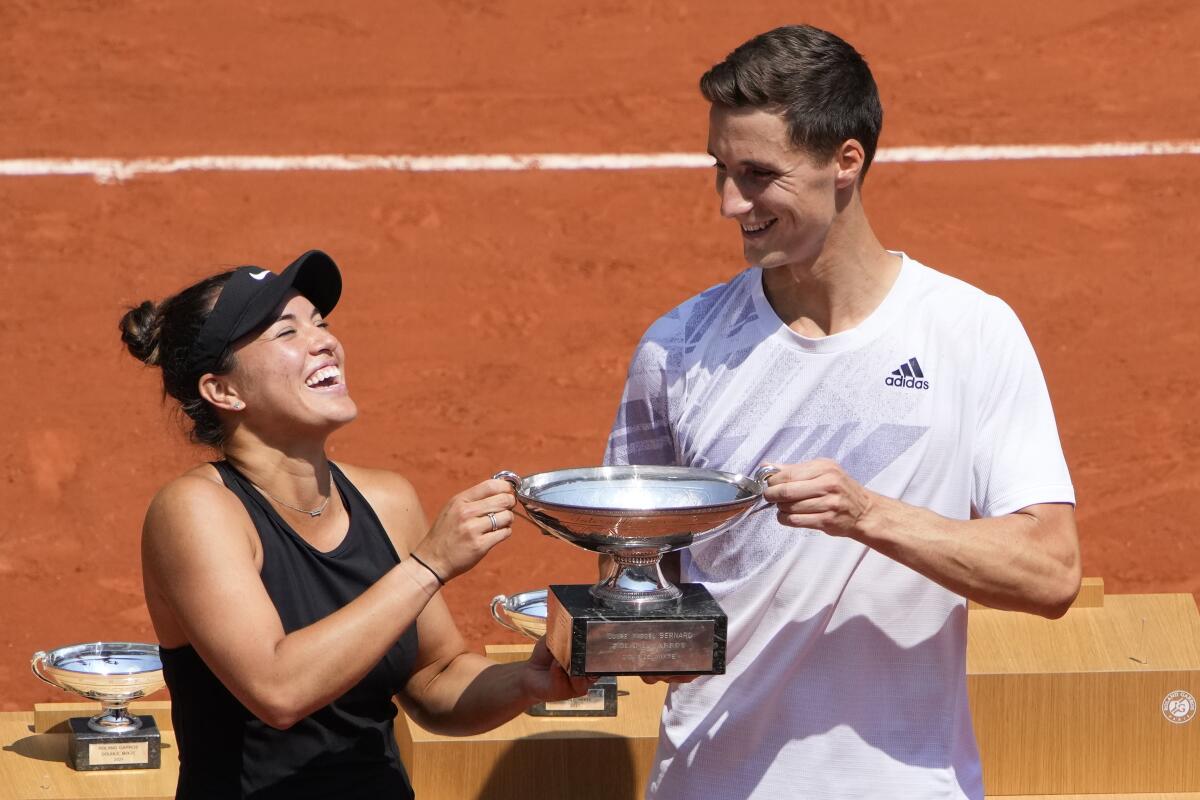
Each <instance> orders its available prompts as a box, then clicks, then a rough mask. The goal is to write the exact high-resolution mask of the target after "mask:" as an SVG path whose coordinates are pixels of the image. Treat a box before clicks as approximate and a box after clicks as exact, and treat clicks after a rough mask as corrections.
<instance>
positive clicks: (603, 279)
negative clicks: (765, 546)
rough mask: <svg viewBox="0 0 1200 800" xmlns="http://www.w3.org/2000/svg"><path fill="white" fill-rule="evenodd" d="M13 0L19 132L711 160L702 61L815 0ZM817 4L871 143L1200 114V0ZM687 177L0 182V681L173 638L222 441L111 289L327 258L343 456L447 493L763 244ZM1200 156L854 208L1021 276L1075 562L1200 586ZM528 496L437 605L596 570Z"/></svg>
mask: <svg viewBox="0 0 1200 800" xmlns="http://www.w3.org/2000/svg"><path fill="white" fill-rule="evenodd" d="M61 5H62V4H59V3H49V2H21V1H20V0H17V1H16V2H6V3H5V4H3V6H0V43H2V44H3V50H4V52H5V53H6V58H5V59H4V60H3V63H2V64H0V95H3V96H4V97H5V109H4V124H3V125H2V126H0V158H13V157H45V156H119V157H142V156H155V155H196V154H262V153H268V154H311V153H432V154H438V153H446V154H449V153H532V152H592V153H597V152H657V151H678V152H698V151H701V150H703V147H704V129H705V107H704V104H703V102H702V101H701V100H700V98H699V97H698V95H697V94H696V92H695V89H694V86H695V82H696V79H697V77H698V75H699V73H700V72H701V71H702V70H703V68H704V67H705V66H707V65H708V64H710V63H711V62H713V61H715V60H717V59H719V58H720V57H721V56H723V55H724V54H725V53H726V52H727V51H728V50H730V49H731V48H732V47H734V46H735V45H736V44H738V43H739V42H741V41H742V40H743V39H745V38H747V37H748V36H749V35H751V34H753V33H756V32H759V31H761V30H765V29H767V28H769V27H773V26H774V25H776V24H782V23H785V22H793V21H798V20H796V19H794V18H791V17H787V16H783V13H784V11H786V9H787V6H786V5H785V4H778V7H779V9H780V11H779V12H778V13H771V12H768V11H763V10H753V9H744V8H741V7H738V8H737V9H736V10H735V9H734V8H733V7H731V6H729V4H718V3H715V2H691V3H678V4H675V3H670V4H668V3H650V2H606V1H603V0H595V1H594V2H589V3H586V4H560V3H557V2H543V3H522V4H513V7H514V9H515V8H517V7H519V8H520V9H521V10H520V11H519V12H518V11H516V10H497V9H496V8H495V7H494V4H492V3H484V2H470V1H469V0H459V1H458V2H452V1H447V0H442V2H437V3H433V2H428V3H406V4H393V3H385V2H380V1H379V0H375V1H374V2H363V3H357V4H354V5H353V10H347V11H331V10H329V9H328V8H327V6H326V4H323V3H315V2H305V3H299V2H297V3H289V4H287V5H286V6H278V5H274V4H267V3H228V4H226V8H224V10H223V12H218V11H208V10H205V11H203V12H201V11H199V10H197V9H194V8H192V7H189V6H175V5H170V4H160V3H150V2H139V3H128V4H122V5H121V6H120V8H121V9H122V10H120V11H116V10H113V9H114V8H115V7H113V6H109V5H108V4H101V3H78V4H74V5H73V6H72V7H71V9H70V10H64V9H63V8H62V7H61ZM974 6H975V4H959V3H951V2H948V0H947V1H946V2H942V3H937V4H930V3H927V2H918V0H901V1H900V2H896V1H894V0H892V1H889V2H882V1H878V2H877V1H876V0H844V1H843V2H832V3H827V4H825V5H824V6H823V10H822V12H821V13H820V14H819V15H814V16H812V17H809V18H808V19H807V20H806V21H810V22H813V23H815V24H818V25H823V26H826V27H829V28H831V29H833V30H835V31H837V32H839V33H841V34H843V35H845V36H846V37H847V38H849V39H850V40H851V41H852V42H854V43H855V44H856V45H857V46H858V47H859V48H860V49H861V50H862V51H863V52H864V53H865V54H866V55H867V57H868V59H869V60H870V62H871V64H872V66H873V68H874V70H875V72H876V75H877V78H878V80H879V82H880V84H881V87H882V90H883V94H884V103H885V108H886V113H887V118H886V124H885V129H884V140H883V142H882V144H883V145H885V146H893V147H895V146H902V145H918V144H925V145H951V144H995V143H1045V142H1065V143H1082V142H1093V141H1128V140H1159V139H1172V138H1200V108H1198V105H1200V103H1198V101H1197V96H1196V94H1195V90H1194V77H1195V75H1196V74H1200V56H1198V55H1197V51H1196V50H1195V48H1194V47H1193V46H1192V42H1194V41H1195V39H1196V38H1197V36H1198V35H1200V5H1197V4H1196V3H1194V2H1192V0H1183V1H1181V2H1166V1H1164V0H1155V2H1133V1H1132V0H1096V1H1095V2H1087V3H1084V2H1073V3H1046V2H1041V0H1039V1H1038V2H1025V1H1024V0H1022V1H1021V2H1006V3H995V4H989V5H988V6H987V7H979V8H976V7H974ZM710 181H711V176H710V175H708V174H707V173H706V172H704V171H702V170H690V171H675V172H672V171H645V172H628V173H611V172H610V173H562V172H558V173H519V174H481V173H474V174H440V175H412V174H315V173H299V174H296V173H293V174H260V175H246V174H181V175H174V176H155V177H145V178H138V179H136V180H133V181H131V182H129V183H125V184H116V185H98V184H96V183H95V182H93V181H91V180H90V179H87V178H21V179H18V178H0V270H2V275H3V279H4V288H3V293H4V302H3V303H2V304H0V335H2V337H3V338H2V341H3V343H4V347H3V348H2V350H0V370H2V371H3V374H4V377H5V379H6V382H7V385H8V390H7V392H6V400H7V404H8V409H9V410H8V412H7V414H6V423H7V424H5V425H4V426H3V428H2V429H0V452H3V453H4V454H5V459H4V466H3V469H4V475H3V478H2V479H0V508H3V520H4V521H3V523H0V592H2V603H0V709H22V708H29V707H30V706H31V705H32V703H34V702H36V701H42V700H63V699H66V698H65V696H64V695H63V694H62V693H60V692H58V691H56V690H53V689H50V688H49V687H46V686H44V685H43V684H41V683H39V682H38V681H36V680H35V679H34V678H33V677H32V676H31V675H30V674H29V672H28V667H27V665H28V661H29V657H30V655H31V654H32V653H33V652H34V651H35V650H39V649H47V648H51V647H56V646H59V645H63V644H68V643H72V642H77V641H87V640H96V639H117V640H130V639H131V640H153V632H152V630H151V628H150V624H149V619H148V617H147V614H146V611H145V607H144V605H143V602H142V597H141V582H140V573H139V564H138V537H139V530H140V525H141V518H142V514H143V512H144V510H145V507H146V504H147V502H148V501H149V499H150V497H151V496H152V495H153V493H154V491H155V489H156V488H157V487H158V486H159V485H161V484H162V483H163V482H164V481H165V480H166V479H168V478H169V477H171V476H173V475H175V474H177V473H178V472H180V471H182V470H183V469H185V468H186V467H187V466H188V465H189V464H191V463H192V462H194V461H195V460H196V459H198V458H204V457H206V454H205V453H203V452H200V451H197V450H194V449H191V448H189V447H188V446H187V445H185V444H184V443H183V439H182V436H181V435H180V434H179V428H178V426H177V425H176V424H175V422H174V421H173V419H172V417H171V415H170V414H169V413H168V411H167V410H166V409H165V407H164V406H163V405H162V404H161V403H160V400H159V380H158V374H157V373H156V372H154V371H151V370H147V369H143V368H141V367H139V366H138V365H137V364H136V363H135V362H134V361H133V360H132V359H130V358H129V357H128V356H127V355H126V354H125V353H124V352H123V351H122V349H121V347H120V344H119V341H118V338H117V333H116V322H117V319H118V318H119V316H120V314H121V312H122V308H123V306H124V305H125V304H129V303H133V302H136V301H139V300H141V299H144V298H147V297H152V298H159V297H161V296H162V295H163V294H164V293H166V292H169V291H173V290H175V289H178V288H179V287H180V286H182V285H183V284H184V283H185V282H186V281H189V280H191V279H193V278H197V277H200V276H202V275H204V274H207V273H209V272H212V271H214V270H216V269H218V268H220V267H222V266H224V265H231V264H237V263H246V262H249V263H258V264H262V265H264V266H269V267H274V268H278V267H280V266H282V265H283V264H285V263H286V262H287V261H288V260H290V259H291V258H292V257H294V256H295V255H296V254H298V253H299V252H301V251H303V250H305V249H307V248H310V247H321V248H324V249H326V250H327V251H329V252H330V253H331V254H333V255H334V257H335V258H336V259H337V260H338V261H339V263H340V264H341V265H342V267H343V271H344V275H345V279H346V292H345V295H344V299H343V302H342V305H341V306H340V307H339V308H338V310H337V312H336V313H335V314H334V316H333V323H334V326H335V329H336V330H337V332H338V333H339V335H340V336H341V337H342V339H343V341H344V342H345V345H346V350H347V353H348V360H349V370H348V375H349V382H350V386H351V389H352V391H353V394H354V396H355V398H356V400H357V401H358V403H359V406H360V408H361V409H362V415H361V417H360V418H359V420H358V421H356V422H355V423H354V424H352V425H351V426H349V427H347V428H346V429H345V430H344V431H341V432H339V433H338V434H337V436H336V437H335V439H334V440H333V444H332V447H331V453H332V455H333V457H334V458H337V459H342V460H345V461H349V462H354V463H362V464H366V465H373V466H384V467H389V468H393V469H395V470H398V471H399V472H401V473H403V474H405V475H406V476H408V477H409V478H410V479H411V480H412V481H413V482H414V483H415V484H416V486H417V488H418V490H419V491H420V492H421V496H422V498H423V500H424V503H425V507H426V510H427V512H428V513H430V514H432V513H434V512H435V511H436V510H437V508H438V507H440V505H441V504H442V503H443V502H444V501H445V500H446V499H447V498H448V497H449V496H450V495H451V494H453V493H454V492H456V491H458V490H460V489H462V488H464V487H466V486H467V485H469V484H472V483H474V482H476V481H478V480H481V479H482V478H485V477H487V476H490V475H491V474H492V473H493V472H495V471H496V470H498V469H512V470H516V471H518V472H524V473H528V472H533V471H537V470H540V469H549V468H554V467H563V466H576V465H587V464H595V463H597V462H598V460H599V458H600V455H601V452H602V449H603V443H604V439H605V435H606V433H607V430H608V426H609V425H610V423H611V420H612V416H613V413H614V409H615V406H616V402H617V399H618V397H619V394H620V390H621V385H622V381H623V378H624V372H625V368H626V365H627V362H628V358H629V355H630V353H631V351H632V348H633V346H634V344H635V343H636V341H637V339H638V338H639V336H640V335H641V333H642V331H643V330H644V328H645V327H646V326H647V325H648V324H649V323H650V322H651V321H652V320H653V319H654V318H655V317H656V316H657V315H658V314H660V313H662V312H663V311H665V310H667V309H668V308H670V307H671V306H672V305H674V304H676V303H678V302H679V301H681V300H682V299H684V298H686V297H687V296H690V295H691V294H694V293H695V292H697V291H700V290H702V289H704V288H706V287H708V286H710V285H712V284H713V283H716V282H719V281H721V280H724V279H726V278H727V277H729V276H731V275H732V274H734V273H735V272H737V271H738V270H740V269H742V266H743V265H742V262H741V259H740V246H739V243H738V241H737V238H736V234H735V232H734V230H733V228H732V225H731V224H730V223H728V222H723V221H722V220H720V219H719V218H718V216H717V213H716V204H715V199H714V197H713V196H712V194H711V189H710ZM1197 197H1200V158H1195V157H1166V158H1138V159H1108V160H1084V161H1055V162H1050V161H1032V162H1020V163H988V164H946V165H909V166H897V165H888V164H881V165H878V166H877V167H876V168H875V169H874V170H873V171H872V174H871V176H870V178H869V179H868V182H867V194H866V198H867V203H868V208H869V211H870V213H871V215H872V218H873V220H874V222H875V225H876V228H877V231H878V233H879V234H880V237H881V239H882V240H883V241H884V243H885V244H887V245H888V246H890V247H893V248H897V249H904V250H906V251H907V252H909V253H910V254H911V255H913V256H915V257H917V258H919V259H921V260H922V261H924V262H926V263H928V264H930V265H932V266H935V267H937V268H939V269H942V270H943V271H946V272H950V273H952V274H955V275H958V276H960V277H962V278H964V279H966V280H968V281H971V282H973V283H975V284H977V285H979V286H981V287H983V288H985V289H987V290H989V291H992V292H994V293H997V294H999V295H1001V296H1002V297H1004V298H1005V299H1007V300H1008V301H1009V302H1010V303H1011V304H1012V305H1013V306H1014V307H1015V308H1016V310H1017V312H1018V313H1019V314H1020V315H1021V317H1022V319H1023V320H1024V322H1025V324H1026V327H1027V328H1028V330H1029V332H1030V335H1031V337H1032V338H1033V341H1034V344H1035V345H1036V346H1037V348H1038V352H1039V354H1040V356H1041V359H1042V363H1043V367H1044V369H1045V372H1046V375H1047V379H1048V381H1049V384H1050V389H1051V393H1052V397H1053V399H1054V402H1055V407H1056V410H1057V414H1058V418H1059V426H1060V430H1061V433H1062V437H1063V441H1064V446H1065V449H1066V452H1067V457H1068V460H1069V463H1070V465H1071V468H1072V472H1073V475H1074V479H1075V482H1076V487H1077V491H1078V496H1079V510H1078V516H1079V522H1080V531H1081V535H1082V539H1083V547H1084V563H1085V573H1086V574H1088V575H1097V576H1101V577H1103V578H1104V579H1105V580H1106V583H1107V587H1108V590H1109V591H1110V592H1193V593H1200V554H1198V549H1197V547H1196V535H1195V522H1194V520H1195V519H1196V518H1197V516H1198V515H1200V491H1198V490H1200V473H1198V471H1197V467H1196V461H1197V455H1198V454H1200V426H1198V425H1197V422H1196V420H1195V417H1194V416H1193V414H1194V409H1195V407H1196V399H1197V398H1196V395H1197V389H1198V386H1200V375H1198V373H1197V367H1196V364H1197V359H1196V352H1197V348H1198V346H1200V332H1198V330H1197V326H1196V323H1195V310H1194V307H1195V303H1194V298H1195V297H1196V295H1197V293H1198V290H1200V273H1198V271H1197V270H1196V268H1195V254H1194V247H1193V245H1192V240H1193V239H1194V236H1193V232H1192V228H1193V227H1194V224H1195V223H1194V219H1195V218H1196V215H1197V213H1198V212H1200V209H1198V208H1197V201H1196V198H1197ZM592 572H593V567H592V559H591V557H590V556H589V555H588V554H585V553H583V552H582V551H576V550H574V549H573V548H571V547H570V546H569V545H567V544H564V543H562V542H559V541H557V540H554V539H550V538H546V537H543V536H541V535H540V534H538V533H536V532H535V531H534V530H533V529H532V528H531V527H530V526H528V525H524V524H523V523H522V524H521V525H520V526H519V527H518V530H517V533H516V535H515V536H514V538H513V539H512V540H511V541H510V542H508V543H506V544H505V545H504V546H503V547H502V548H500V549H498V550H497V551H495V552H494V553H493V555H491V556H489V558H488V559H486V560H485V561H484V562H483V563H482V564H481V565H480V566H479V567H477V568H476V569H475V570H474V571H473V572H471V573H469V574H468V575H467V576H464V577H463V578H461V579H460V580H458V581H455V582H454V583H453V584H452V585H451V586H450V587H449V588H448V589H447V590H446V594H447V597H448V599H449V601H450V603H451V605H452V607H453V609H454V611H455V613H456V616H457V619H458V621H459V624H460V626H461V628H462V630H463V631H464V632H465V633H466V635H467V636H468V638H469V640H470V641H471V643H472V644H473V645H474V646H476V647H482V645H483V643H485V642H501V641H518V639H517V637H515V636H510V635H508V634H506V633H505V632H503V631H502V630H500V629H499V628H498V627H496V626H495V625H494V623H492V622H491V620H490V618H489V615H488V612H487V601H488V600H489V599H490V598H491V597H492V595H494V594H496V593H499V592H506V593H513V592H517V591H522V590H525V589H530V588H535V587H540V586H545V585H546V584H547V583H549V582H551V581H554V582H571V581H580V582H582V581H587V580H590V579H591V577H592Z"/></svg>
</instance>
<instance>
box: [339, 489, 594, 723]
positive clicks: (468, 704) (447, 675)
mask: <svg viewBox="0 0 1200 800" xmlns="http://www.w3.org/2000/svg"><path fill="white" fill-rule="evenodd" d="M346 472H347V474H348V475H350V476H351V479H352V480H353V481H354V482H355V484H356V485H358V486H359V488H360V489H361V490H362V491H363V494H364V496H366V497H367V500H368V501H369V502H370V503H371V505H372V507H373V508H374V509H375V511H376V513H377V514H378V515H379V517H380V520H381V521H382V522H383V523H384V527H385V528H386V529H387V530H388V532H389V535H390V536H391V537H392V542H393V544H394V545H395V546H396V550H397V551H398V552H399V553H400V555H401V557H405V556H407V554H408V553H409V552H411V551H414V550H415V551H416V552H417V553H419V554H420V555H421V557H422V558H423V559H425V560H428V561H430V562H431V565H432V566H434V568H435V569H440V566H439V565H440V563H441V561H440V558H441V555H440V551H438V550H437V549H436V548H433V547H430V543H429V541H428V537H426V536H425V534H424V531H425V529H426V522H425V518H424V514H423V513H422V512H421V508H420V506H419V504H417V503H415V502H413V503H396V502H395V499H396V498H397V497H399V496H401V495H400V493H399V492H397V491H396V490H395V484H394V482H395V481H397V480H402V479H400V478H399V477H398V476H396V475H394V474H392V473H386V472H379V471H374V470H361V469H359V470H353V469H347V470H346ZM505 486H506V487H507V484H505ZM507 498H508V501H509V502H508V506H507V507H506V510H505V511H503V512H500V513H497V514H496V518H497V523H498V524H499V525H501V526H503V527H502V528H501V530H503V531H505V532H506V535H507V533H508V532H510V531H511V528H510V527H509V526H511V525H512V520H513V515H512V512H511V511H509V510H507V509H508V508H511V507H512V503H513V498H512V495H511V493H510V494H508V495H507ZM444 514H445V512H443V515H444ZM439 521H440V517H439ZM437 525H438V523H437V522H435V523H434V527H435V528H436V527H437ZM427 553H428V554H429V555H428V558H426V554H427ZM417 639H418V642H419V644H418V652H417V659H416V662H415V664H414V666H413V674H412V677H411V678H410V679H409V681H408V683H407V685H406V686H405V688H404V691H403V692H402V693H401V694H400V701H401V703H402V704H403V705H404V708H405V710H406V711H407V712H408V714H409V715H410V716H412V718H413V719H415V720H416V721H417V722H418V723H419V724H420V725H421V726H422V727H424V728H426V729H427V730H432V731H436V732H438V733H443V734H447V735H458V736H465V735H469V734H472V733H478V732H480V731H485V730H489V729H491V728H494V727H496V726H497V725H499V724H501V723H503V722H505V721H507V720H509V719H512V718H513V717H514V716H516V715H517V714H519V713H520V712H521V711H523V710H524V709H525V708H527V707H528V706H530V705H532V704H534V703H537V702H540V701H542V700H565V699H568V698H571V697H578V696H580V695H582V694H586V692H587V689H588V686H590V685H591V683H592V679H584V678H578V679H574V680H572V679H570V678H568V677H567V675H566V673H565V672H563V670H562V668H561V667H559V665H558V663H557V662H556V661H555V660H554V658H553V657H552V656H551V655H550V652H549V651H548V650H547V649H546V647H545V645H544V644H543V643H539V644H538V645H537V647H535V648H534V653H533V657H532V658H531V659H530V660H529V661H528V662H521V663H513V664H497V663H496V662H494V661H491V660H490V659H488V658H485V657H483V656H481V655H478V654H476V653H472V652H469V651H468V650H467V647H466V643H465V642H464V641H463V638H462V635H461V634H460V633H459V631H458V627H457V626H456V625H455V624H454V619H453V618H452V616H451V615H450V611H449V608H448V607H447V606H446V603H445V601H444V600H443V599H442V597H441V595H440V594H439V595H437V596H435V597H434V598H433V599H431V600H430V601H429V603H428V604H426V606H425V608H424V609H423V610H422V611H421V614H420V616H419V617H418V618H417Z"/></svg>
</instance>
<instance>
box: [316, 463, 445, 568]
mask: <svg viewBox="0 0 1200 800" xmlns="http://www.w3.org/2000/svg"><path fill="white" fill-rule="evenodd" d="M337 466H338V467H339V468H340V469H341V470H342V472H343V473H345V475H346V477H347V478H348V479H349V481H350V482H351V483H353V484H354V486H355V487H356V488H357V489H358V491H359V492H361V493H362V496H363V497H364V498H366V500H367V502H368V503H370V504H371V508H372V509H374V510H375V514H376V516H378V517H379V520H380V522H382V523H383V526H384V528H386V529H387V531H388V533H389V534H390V535H391V536H392V539H393V541H396V540H397V538H400V539H402V541H403V542H404V543H406V546H405V547H404V549H405V550H407V549H408V548H409V547H411V546H412V545H413V544H415V542H413V541H412V537H413V535H414V534H419V536H418V539H419V537H420V536H424V535H425V530H424V528H425V512H424V511H423V510H422V508H421V500H420V498H418V497H417V490H416V489H415V488H413V485H412V483H410V482H409V480H408V479H407V478H405V477H404V476H403V475H401V474H400V473H398V472H393V471H392V470H388V469H374V468H370V467H358V466H354V465H352V464H343V463H342V462H340V461H339V462H337ZM398 544H399V543H398Z"/></svg>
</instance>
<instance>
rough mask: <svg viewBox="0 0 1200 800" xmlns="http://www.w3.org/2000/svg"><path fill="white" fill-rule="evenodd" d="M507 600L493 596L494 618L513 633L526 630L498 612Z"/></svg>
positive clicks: (504, 597) (501, 596)
mask: <svg viewBox="0 0 1200 800" xmlns="http://www.w3.org/2000/svg"><path fill="white" fill-rule="evenodd" d="M506 480H507V479H506ZM507 601H508V596H507V595H503V594H498V595H496V596H495V597H493V598H492V619H494V620H496V622H499V623H500V624H501V625H503V626H504V627H506V628H508V629H509V630H510V631H512V632H513V633H524V631H522V630H521V629H520V628H518V627H517V626H516V625H513V624H512V622H510V621H509V619H508V617H506V616H504V615H503V614H500V613H498V612H497V610H496V609H498V608H499V607H500V606H502V605H504V604H505V603H506V602H507Z"/></svg>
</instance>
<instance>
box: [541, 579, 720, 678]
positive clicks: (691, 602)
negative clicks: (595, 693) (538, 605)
mask: <svg viewBox="0 0 1200 800" xmlns="http://www.w3.org/2000/svg"><path fill="white" fill-rule="evenodd" d="M590 588H591V587H590V586H585V585H557V586H551V587H550V591H549V593H548V594H547V598H546V599H547V601H548V607H547V609H546V644H547V645H548V646H549V648H550V652H551V653H553V654H554V657H555V658H557V659H558V662H559V663H560V664H562V665H563V668H564V669H566V670H567V673H568V674H570V675H575V676H578V675H722V674H724V672H725V630H726V624H727V621H726V618H725V613H724V612H723V611H721V607H720V606H719V605H717V601H716V600H714V599H713V597H712V595H711V594H709V592H708V589H706V588H704V586H702V585H701V584H698V583H684V584H681V585H680V586H679V588H680V589H681V590H682V591H683V596H682V597H680V598H679V599H678V600H677V601H675V602H674V603H673V604H671V605H667V606H661V607H658V608H652V609H646V610H641V611H638V610H633V609H624V608H610V607H608V606H606V605H604V604H603V603H601V602H600V601H599V600H597V599H596V598H594V597H592V595H591V593H590V592H589V591H588V590H589V589H590Z"/></svg>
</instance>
